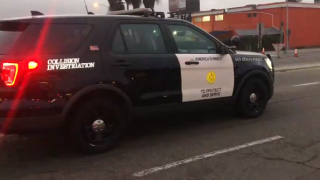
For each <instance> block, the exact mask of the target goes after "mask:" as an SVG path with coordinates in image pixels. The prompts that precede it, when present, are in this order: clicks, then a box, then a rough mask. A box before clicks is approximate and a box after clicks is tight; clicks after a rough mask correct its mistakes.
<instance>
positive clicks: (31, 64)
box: [28, 61, 38, 69]
mask: <svg viewBox="0 0 320 180" xmlns="http://www.w3.org/2000/svg"><path fill="white" fill-rule="evenodd" d="M37 67H38V63H37V62H34V61H30V62H29V63H28V69H35V68H37Z"/></svg>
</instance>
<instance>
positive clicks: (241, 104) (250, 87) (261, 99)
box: [236, 78, 269, 118]
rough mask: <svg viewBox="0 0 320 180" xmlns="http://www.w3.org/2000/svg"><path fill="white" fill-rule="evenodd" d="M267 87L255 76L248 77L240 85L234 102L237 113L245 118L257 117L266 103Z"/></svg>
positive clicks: (263, 109)
mask: <svg viewBox="0 0 320 180" xmlns="http://www.w3.org/2000/svg"><path fill="white" fill-rule="evenodd" d="M268 100H269V98H268V87H267V86H266V84H265V83H264V82H263V81H262V80H260V79H257V78H252V79H249V80H248V81H247V82H246V83H245V84H244V85H243V87H242V89H241V92H240V94H239V98H238V100H237V104H236V111H237V114H239V115H241V116H243V117H246V118H255V117H259V116H260V115H261V114H263V112H264V111H265V109H266V106H267V103H268Z"/></svg>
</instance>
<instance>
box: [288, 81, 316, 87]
mask: <svg viewBox="0 0 320 180" xmlns="http://www.w3.org/2000/svg"><path fill="white" fill-rule="evenodd" d="M319 83H320V82H311V83H304V84H296V85H293V86H294V87H298V86H309V85H315V84H319Z"/></svg>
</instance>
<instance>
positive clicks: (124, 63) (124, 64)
mask: <svg viewBox="0 0 320 180" xmlns="http://www.w3.org/2000/svg"><path fill="white" fill-rule="evenodd" d="M113 65H115V66H122V67H127V66H130V65H131V64H130V63H128V62H126V61H125V60H118V61H116V62H115V63H113Z"/></svg>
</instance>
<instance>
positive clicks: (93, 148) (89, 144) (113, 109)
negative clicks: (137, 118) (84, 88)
mask: <svg viewBox="0 0 320 180" xmlns="http://www.w3.org/2000/svg"><path fill="white" fill-rule="evenodd" d="M124 117H125V116H124V114H123V112H122V111H121V109H120V108H119V107H118V106H117V105H115V104H114V103H112V102H111V101H109V100H108V99H104V98H102V99H91V100H88V101H86V102H84V103H83V104H82V105H80V107H79V109H78V110H76V112H75V113H74V116H73V118H72V119H73V121H72V122H71V123H70V124H69V127H68V134H69V139H70V141H71V143H72V144H74V147H75V148H77V149H79V150H81V151H82V152H85V153H89V154H99V153H104V152H107V151H110V150H111V149H113V148H114V147H115V146H116V145H117V143H118V141H119V140H120V138H121V135H122V133H123V132H124V130H125V124H126V123H125V122H126V121H125V118H124ZM97 120H102V122H101V121H97ZM94 122H95V124H94ZM103 125H104V128H103ZM103 129H104V130H103Z"/></svg>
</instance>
